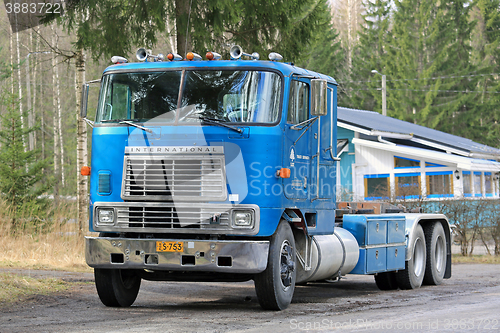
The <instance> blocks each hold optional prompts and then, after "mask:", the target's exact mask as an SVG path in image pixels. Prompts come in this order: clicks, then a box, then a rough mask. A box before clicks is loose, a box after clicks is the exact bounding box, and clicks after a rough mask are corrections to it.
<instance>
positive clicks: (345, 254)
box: [296, 227, 359, 283]
mask: <svg viewBox="0 0 500 333" xmlns="http://www.w3.org/2000/svg"><path fill="white" fill-rule="evenodd" d="M296 238H297V241H296V246H297V250H298V252H299V253H301V254H303V255H304V256H306V257H307V254H306V252H307V251H305V247H306V238H305V236H304V235H303V234H302V235H296ZM310 251H311V253H310V261H309V260H308V259H307V258H304V260H305V261H306V262H307V261H309V262H308V264H310V269H309V270H306V269H305V268H304V266H303V265H301V264H299V265H298V267H297V283H302V282H307V281H317V280H326V279H332V278H336V277H339V276H341V275H346V274H348V273H349V272H351V271H352V269H353V268H354V267H355V266H356V263H357V262H358V258H359V246H358V242H357V241H356V238H354V236H353V235H352V234H351V233H350V232H349V231H347V230H345V229H343V228H339V227H337V228H335V232H334V233H333V234H332V235H321V236H314V237H313V239H312V244H311V249H310Z"/></svg>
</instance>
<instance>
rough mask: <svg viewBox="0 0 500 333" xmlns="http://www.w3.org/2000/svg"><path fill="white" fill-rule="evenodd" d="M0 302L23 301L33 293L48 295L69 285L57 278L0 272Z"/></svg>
mask: <svg viewBox="0 0 500 333" xmlns="http://www.w3.org/2000/svg"><path fill="white" fill-rule="evenodd" d="M0 286H1V287H0V304H2V306H5V304H11V303H15V302H19V301H23V300H25V299H27V298H28V297H30V296H33V295H49V294H53V293H56V292H60V291H63V290H67V289H68V288H69V286H70V283H69V282H64V281H62V280H59V279H52V278H51V279H35V278H31V277H28V276H21V275H16V274H9V273H0Z"/></svg>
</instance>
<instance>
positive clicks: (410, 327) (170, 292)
mask: <svg viewBox="0 0 500 333" xmlns="http://www.w3.org/2000/svg"><path fill="white" fill-rule="evenodd" d="M2 271H4V272H5V271H6V270H2ZM12 273H13V274H15V273H23V274H26V275H27V274H28V273H29V275H31V276H33V277H38V276H45V277H56V278H62V279H64V280H67V281H89V282H91V281H92V280H93V275H92V274H88V273H86V274H80V273H68V272H44V271H29V272H28V271H24V272H19V271H12ZM304 331H322V332H333V331H334V332H390V331H394V332H443V331H448V332H500V265H486V264H455V265H454V266H453V277H452V278H451V279H449V280H445V281H444V283H443V284H442V285H440V286H432V287H429V286H426V287H422V288H420V289H417V290H405V291H402V290H397V291H389V292H388V291H384V292H382V291H379V290H378V289H377V287H376V286H375V283H374V281H373V277H372V276H356V275H352V276H351V275H349V276H347V278H346V279H344V280H342V281H340V282H336V283H311V284H308V285H307V286H298V287H297V288H296V291H295V297H294V299H293V302H292V304H291V305H290V307H289V308H288V309H287V310H285V311H282V312H269V311H263V310H261V308H260V307H259V304H258V302H257V299H256V296H255V292H254V287H253V282H245V283H180V282H148V281H143V284H142V287H141V291H140V292H139V296H138V298H137V301H136V302H135V303H134V305H133V306H132V307H130V308H124V309H116V308H106V307H105V306H103V305H102V304H101V303H100V301H99V299H98V296H97V293H96V291H95V287H94V285H93V284H92V283H87V284H81V283H79V284H77V283H75V284H74V285H73V286H72V287H71V288H70V290H68V291H65V292H61V293H58V294H56V295H52V296H34V297H32V298H30V299H29V300H28V301H26V302H23V303H18V304H15V305H13V306H12V305H11V306H8V307H7V306H5V305H3V306H2V305H0V332H1V333H6V332H65V333H66V332H141V333H143V332H176V333H179V332H273V333H279V332H304Z"/></svg>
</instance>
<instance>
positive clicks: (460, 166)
mask: <svg viewBox="0 0 500 333" xmlns="http://www.w3.org/2000/svg"><path fill="white" fill-rule="evenodd" d="M337 116H338V122H337V124H338V133H337V153H338V156H339V157H340V158H341V161H340V163H339V165H340V167H339V168H337V179H339V180H340V184H339V188H338V190H337V196H338V199H339V200H354V201H365V200H380V199H390V200H392V201H394V200H396V199H415V198H423V199H425V200H440V199H443V198H455V199H461V198H464V197H466V198H467V197H470V198H477V199H479V198H498V197H499V175H500V163H499V162H498V161H499V160H500V149H496V148H493V147H489V146H486V145H482V144H479V143H476V142H474V141H472V140H469V139H465V138H461V137H458V136H455V135H451V134H447V133H444V132H440V131H436V130H433V129H430V128H427V127H423V126H419V125H415V124H412V123H408V122H405V121H402V120H398V119H394V118H390V117H386V116H383V115H381V114H379V113H377V112H372V111H363V110H355V109H348V108H342V107H339V108H338V115H337Z"/></svg>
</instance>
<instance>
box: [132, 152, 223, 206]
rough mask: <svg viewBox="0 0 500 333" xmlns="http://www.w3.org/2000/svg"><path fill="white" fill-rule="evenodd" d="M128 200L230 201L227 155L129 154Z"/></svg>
mask: <svg viewBox="0 0 500 333" xmlns="http://www.w3.org/2000/svg"><path fill="white" fill-rule="evenodd" d="M123 182H124V183H123V186H122V198H123V199H125V200H129V199H134V200H145V199H147V200H176V201H195V200H196V201H211V200H214V201H215V200H226V196H227V195H226V176H225V172H224V155H218V156H217V155H215V156H179V155H171V156H168V157H165V156H151V155H149V156H144V155H142V156H125V164H124V180H123Z"/></svg>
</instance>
